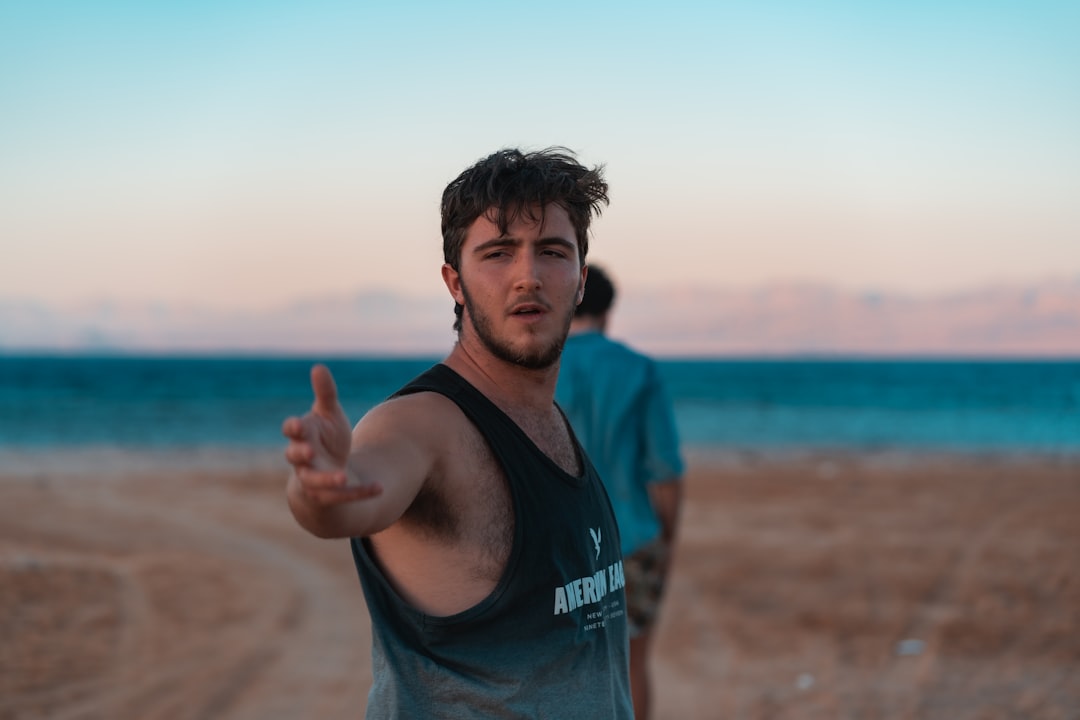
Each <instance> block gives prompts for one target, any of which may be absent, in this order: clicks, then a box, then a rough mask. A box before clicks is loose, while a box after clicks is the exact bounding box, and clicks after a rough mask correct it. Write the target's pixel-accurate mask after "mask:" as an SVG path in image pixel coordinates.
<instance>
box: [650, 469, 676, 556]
mask: <svg viewBox="0 0 1080 720" xmlns="http://www.w3.org/2000/svg"><path fill="white" fill-rule="evenodd" d="M648 488H649V500H650V501H651V502H652V506H653V510H654V511H655V512H656V517H657V519H658V520H659V521H660V537H661V538H663V540H664V542H665V543H667V544H668V545H670V544H671V543H673V542H674V541H675V533H676V532H677V531H678V528H679V514H680V512H681V509H682V497H683V484H682V479H681V478H677V477H676V478H669V479H667V480H661V481H659V482H652V483H649V485H648Z"/></svg>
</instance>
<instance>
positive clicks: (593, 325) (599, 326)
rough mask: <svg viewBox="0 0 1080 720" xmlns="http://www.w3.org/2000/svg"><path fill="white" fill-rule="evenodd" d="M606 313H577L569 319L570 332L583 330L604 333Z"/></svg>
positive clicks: (575, 332)
mask: <svg viewBox="0 0 1080 720" xmlns="http://www.w3.org/2000/svg"><path fill="white" fill-rule="evenodd" d="M607 318H608V316H607V313H604V314H603V315H578V316H575V317H574V319H573V320H571V321H570V334H571V335H577V334H578V333H584V332H598V333H604V332H606V331H607Z"/></svg>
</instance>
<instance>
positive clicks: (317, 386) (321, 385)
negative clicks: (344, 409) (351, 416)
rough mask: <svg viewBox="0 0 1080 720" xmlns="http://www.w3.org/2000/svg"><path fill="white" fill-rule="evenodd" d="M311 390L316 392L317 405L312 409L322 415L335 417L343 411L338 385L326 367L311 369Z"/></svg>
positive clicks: (320, 366) (316, 366)
mask: <svg viewBox="0 0 1080 720" xmlns="http://www.w3.org/2000/svg"><path fill="white" fill-rule="evenodd" d="M311 389H312V390H313V391H314V392H315V403H314V404H313V405H312V406H311V409H312V410H313V411H314V412H316V413H318V414H320V415H334V414H337V413H339V412H340V411H341V404H340V403H339V402H338V392H337V384H335V383H334V376H333V375H331V374H330V370H329V369H327V367H326V366H325V365H315V366H314V367H312V368H311Z"/></svg>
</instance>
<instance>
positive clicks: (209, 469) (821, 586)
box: [0, 454, 1080, 720]
mask: <svg viewBox="0 0 1080 720" xmlns="http://www.w3.org/2000/svg"><path fill="white" fill-rule="evenodd" d="M691 468H692V470H691V472H690V475H689V478H688V485H687V493H688V507H687V511H686V514H685V523H684V531H683V533H682V537H681V541H680V546H679V549H678V552H677V557H676V564H675V568H674V571H673V576H672V580H671V586H670V587H671V590H670V595H669V597H668V599H667V601H666V603H665V606H664V611H663V615H662V620H661V624H660V626H659V628H658V641H657V656H656V661H655V674H656V681H657V682H656V699H657V706H656V709H657V717H659V718H948V719H950V720H952V719H954V718H1013V717H1015V718H1077V717H1080V459H1077V458H1071V459H1060V458H1059V459H1052V458H1049V459H1048V458H1043V459H1019V458H955V457H953V458H949V457H932V458H921V459H917V460H915V459H912V458H909V457H905V456H903V455H890V454H879V455H873V456H844V455H830V456H802V457H790V458H775V457H773V458H764V457H756V456H752V455H742V456H726V457H714V458H704V457H696V458H694V459H693V462H692V463H691ZM283 473H284V470H283V467H282V465H281V464H279V463H278V462H277V461H276V460H275V459H268V458H260V459H257V460H252V461H250V462H243V463H237V462H235V461H231V462H228V463H219V462H216V461H215V460H214V459H212V458H211V459H210V460H205V459H204V460H202V461H199V462H194V463H193V462H190V461H189V460H187V459H181V460H180V461H177V459H176V458H175V457H173V458H167V457H165V456H161V457H157V456H155V457H153V458H146V457H143V458H141V459H139V460H138V461H135V459H132V458H124V457H120V456H118V457H110V456H108V455H106V456H105V457H104V458H102V457H90V458H79V457H77V456H74V457H68V458H67V459H66V460H62V461H58V462H57V461H50V462H42V461H41V459H40V458H30V459H29V460H28V459H26V458H22V459H21V460H18V461H13V460H12V458H11V457H8V458H6V459H4V458H0V718H108V719H124V718H132V719H135V718H140V719H141V718H260V719H275V718H316V717H318V718H357V717H361V716H362V714H363V709H364V704H365V696H366V692H367V687H368V685H369V683H370V672H371V669H370V659H369V653H370V635H369V628H368V621H367V616H366V612H365V610H364V603H363V597H362V595H361V592H360V588H359V584H358V582H357V580H356V577H355V571H354V570H353V567H352V560H351V557H350V555H349V551H348V547H347V544H346V543H344V542H341V541H322V540H317V539H314V538H311V537H309V536H307V535H306V534H305V533H304V532H303V531H301V530H300V529H299V528H298V527H297V526H295V525H294V524H293V521H292V519H291V516H290V515H289V514H288V511H287V509H286V507H285V503H284V497H283V493H282V477H283ZM905 640H914V641H918V643H907V644H904V645H901V644H900V643H901V642H902V641H905ZM905 649H907V650H909V652H907V653H905V652H903V650H905ZM914 651H917V652H914Z"/></svg>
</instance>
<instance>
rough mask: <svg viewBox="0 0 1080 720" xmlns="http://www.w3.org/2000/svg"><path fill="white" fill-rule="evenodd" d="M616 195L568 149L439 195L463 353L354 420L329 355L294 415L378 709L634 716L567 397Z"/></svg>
mask: <svg viewBox="0 0 1080 720" xmlns="http://www.w3.org/2000/svg"><path fill="white" fill-rule="evenodd" d="M606 203H607V184H606V183H605V182H604V180H603V177H602V174H601V170H600V168H594V169H588V168H586V167H584V166H582V165H581V164H580V163H578V162H577V160H576V159H575V158H574V157H573V155H572V154H571V153H569V151H566V150H565V149H562V148H553V149H549V150H545V151H542V152H536V153H522V152H520V151H517V150H502V151H499V152H497V153H494V154H493V155H491V156H489V157H487V158H485V159H483V160H481V161H479V162H478V163H476V164H475V165H474V166H472V167H471V168H469V169H468V170H466V171H465V172H463V173H462V174H461V175H460V176H459V177H458V178H457V179H455V180H454V181H453V182H451V183H450V184H449V185H448V186H447V188H446V190H445V191H444V193H443V199H442V233H443V255H444V260H445V264H444V265H443V267H442V276H443V281H444V282H445V284H446V287H447V289H448V290H449V291H450V294H451V296H452V297H453V299H454V303H455V308H454V312H455V324H454V327H455V329H456V330H457V332H458V341H457V343H456V344H455V346H454V348H453V349H452V351H451V352H450V354H449V355H448V356H447V357H446V358H445V359H444V360H443V362H442V363H440V364H438V365H436V366H435V367H433V368H432V369H431V370H429V371H428V372H426V373H424V374H422V375H421V376H419V377H418V378H416V379H415V380H413V381H412V382H410V383H409V384H408V385H406V386H405V387H404V388H402V389H401V390H400V391H399V392H398V393H396V394H395V395H394V396H393V397H391V398H390V399H388V400H387V401H386V402H384V403H382V404H380V405H378V406H376V407H375V408H373V409H372V410H371V411H370V412H368V413H367V414H366V415H365V416H364V417H363V418H361V420H360V421H359V422H358V423H357V424H356V426H355V427H354V428H351V427H350V423H349V420H348V418H346V416H345V413H344V411H343V409H342V407H341V404H340V402H339V401H338V398H337V389H336V387H335V384H334V380H333V378H332V377H331V376H330V373H329V371H328V370H327V369H326V368H325V367H322V366H316V367H314V368H313V369H312V372H311V382H312V388H313V390H314V395H315V402H314V404H313V405H312V408H311V410H310V411H309V412H308V413H307V414H305V415H304V416H302V417H292V418H289V419H287V420H286V421H285V423H284V425H283V428H282V431H283V433H284V435H285V436H286V437H287V438H288V440H289V443H288V446H287V448H286V451H285V456H286V458H287V459H288V461H289V462H290V464H291V465H292V467H293V472H292V474H291V476H290V478H289V482H288V487H287V495H288V502H289V507H290V509H291V511H292V513H293V516H294V517H295V518H296V520H297V522H298V523H299V524H300V525H301V526H302V527H303V528H305V529H306V530H308V531H309V532H311V533H312V534H314V535H316V536H318V537H324V538H349V539H350V545H351V547H352V551H353V557H354V559H355V562H356V567H357V572H358V574H359V576H360V581H361V585H362V588H363V592H364V597H365V599H366V601H367V605H368V610H369V612H370V613H371V619H372V635H373V647H372V658H373V672H374V678H373V683H372V689H371V693H370V695H369V698H368V711H367V716H368V717H369V718H395V717H416V718H433V717H447V718H556V717H582V718H620V719H626V718H630V717H632V709H631V702H630V691H629V678H628V665H627V662H628V660H627V657H628V656H627V647H628V638H627V630H626V604H625V594H624V591H623V568H622V561H621V558H620V552H619V549H620V548H619V536H618V528H617V526H616V524H615V520H614V516H613V514H612V512H611V506H610V504H609V502H608V499H607V495H606V494H605V492H604V489H603V485H602V484H601V483H600V480H599V478H598V477H597V475H596V471H595V469H594V468H593V467H592V464H591V463H590V462H589V459H588V458H587V457H586V456H585V454H584V452H583V451H582V450H581V447H580V445H579V444H578V442H577V440H576V438H575V437H574V435H573V432H572V431H571V429H570V426H569V424H568V423H567V421H566V419H565V418H564V417H563V415H562V413H561V411H560V410H559V408H558V407H557V406H556V405H555V402H554V392H555V382H556V379H557V375H558V369H559V356H560V353H561V351H562V347H563V343H564V342H565V340H566V336H567V332H568V329H569V326H570V320H571V318H572V316H573V311H574V308H575V307H576V305H577V303H578V302H580V301H581V294H582V290H583V288H584V281H585V277H586V274H587V268H586V266H585V256H586V253H587V251H588V231H589V223H590V221H591V219H592V217H593V216H594V215H595V214H597V213H599V212H600V209H601V207H602V206H603V205H604V204H606Z"/></svg>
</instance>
